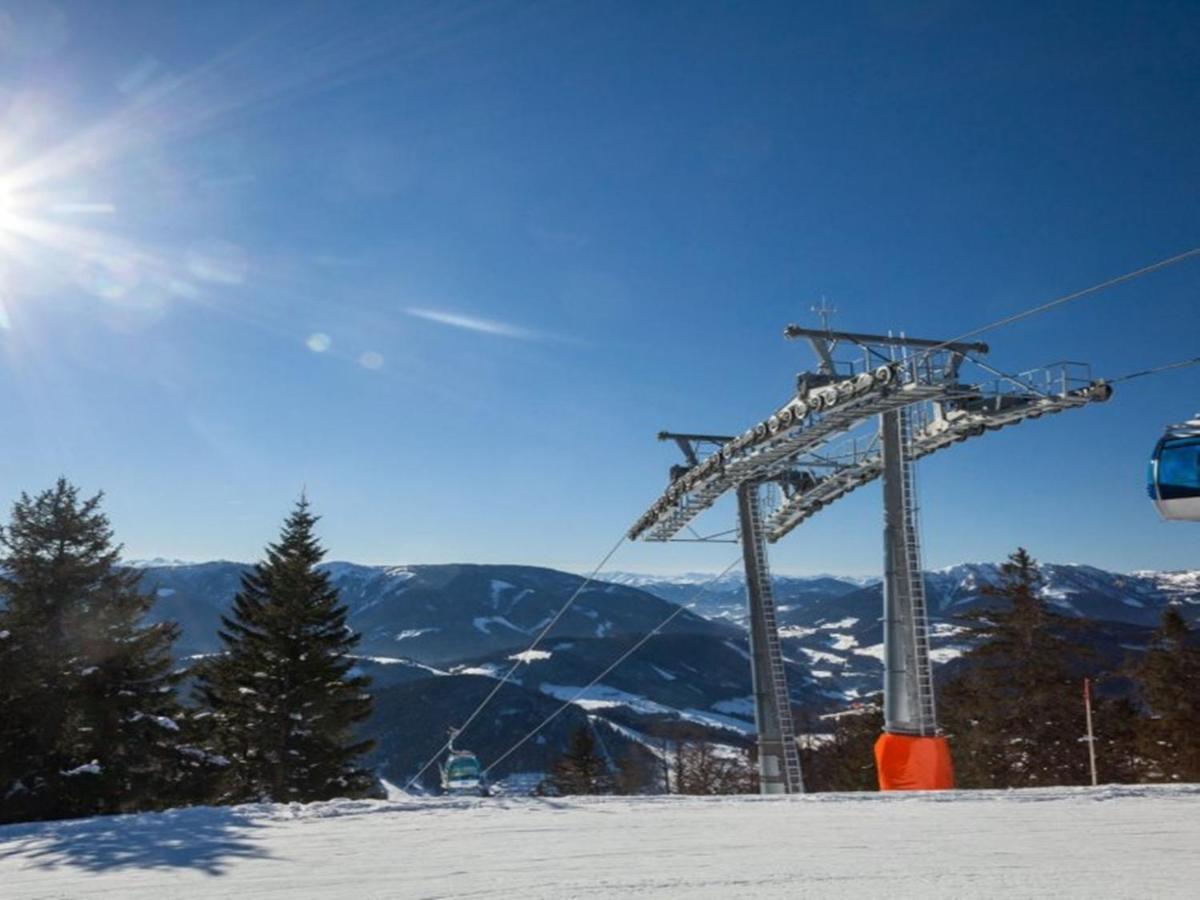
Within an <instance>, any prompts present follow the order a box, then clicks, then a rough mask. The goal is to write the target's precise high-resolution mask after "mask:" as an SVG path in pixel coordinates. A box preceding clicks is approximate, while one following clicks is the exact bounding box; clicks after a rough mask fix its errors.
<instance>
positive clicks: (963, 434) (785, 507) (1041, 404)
mask: <svg viewBox="0 0 1200 900" xmlns="http://www.w3.org/2000/svg"><path fill="white" fill-rule="evenodd" d="M1111 396H1112V386H1111V385H1109V384H1108V383H1107V382H1104V381H1094V382H1091V383H1089V384H1086V385H1083V386H1077V387H1064V388H1063V389H1062V390H1060V391H1059V392H1058V393H1029V394H1022V393H1018V392H1013V391H987V390H975V391H972V392H970V393H969V394H968V395H966V398H965V399H959V400H958V401H956V402H951V403H946V404H945V405H946V406H954V408H952V409H949V410H948V411H942V412H941V414H939V415H928V416H925V417H924V419H925V422H924V424H922V425H920V426H919V427H914V428H913V431H912V435H911V439H910V440H911V443H910V449H909V453H910V459H912V460H916V459H920V458H921V457H924V456H929V455H930V454H932V453H936V452H937V451H939V450H944V449H945V448H947V447H950V446H952V445H953V444H957V443H962V442H963V441H965V440H967V439H968V438H973V437H980V436H982V435H984V434H987V433H988V432H990V431H998V430H999V429H1001V428H1004V427H1006V426H1008V425H1017V424H1019V423H1021V422H1023V421H1025V420H1026V419H1037V418H1040V417H1041V416H1043V415H1053V414H1055V413H1060V412H1065V411H1066V410H1069V409H1079V408H1081V407H1083V406H1087V405H1088V404H1089V403H1097V402H1103V401H1105V400H1107V399H1108V398H1109V397H1111ZM823 462H824V461H823ZM793 464H794V465H800V466H803V465H805V464H806V461H805V460H804V459H803V458H801V459H798V460H794V461H793ZM825 465H826V470H827V471H826V472H823V473H822V475H821V477H819V478H817V479H813V480H812V481H811V482H810V483H809V484H808V485H807V486H806V487H804V488H802V489H800V490H796V491H793V492H792V493H791V494H790V495H789V496H787V497H786V498H785V499H784V500H783V501H782V502H781V503H780V504H779V505H778V506H777V507H776V508H775V509H774V511H773V512H772V513H771V514H770V515H769V516H768V517H767V519H766V523H765V531H766V538H767V540H768V541H769V542H770V543H775V542H776V541H778V540H779V539H780V538H782V537H783V536H784V535H786V534H788V533H789V532H790V531H792V529H794V528H796V526H798V525H800V524H801V523H802V522H804V521H805V520H806V519H809V518H810V517H812V516H813V515H815V514H816V513H817V512H819V511H820V510H822V509H824V508H825V507H826V506H828V505H829V504H831V503H833V502H835V501H837V500H840V499H841V498H842V497H844V496H846V495H847V494H849V493H851V492H852V491H854V490H856V489H858V488H860V487H862V486H863V485H865V484H869V483H870V482H872V481H874V480H875V479H876V478H878V477H880V475H882V473H883V456H882V453H881V452H880V450H879V449H878V448H872V449H871V450H870V451H869V452H863V453H857V452H855V453H850V454H847V455H843V456H840V457H837V461H835V462H834V463H832V464H829V463H826V464H825Z"/></svg>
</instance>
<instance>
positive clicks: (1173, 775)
mask: <svg viewBox="0 0 1200 900" xmlns="http://www.w3.org/2000/svg"><path fill="white" fill-rule="evenodd" d="M1135 679H1136V685H1137V692H1138V694H1139V696H1140V698H1141V700H1142V703H1143V704H1144V705H1145V706H1146V708H1147V710H1148V712H1149V719H1148V720H1147V721H1145V722H1144V723H1143V726H1142V728H1141V730H1140V736H1139V740H1138V748H1139V750H1140V752H1141V755H1142V757H1143V758H1144V760H1145V761H1146V763H1147V764H1148V767H1149V771H1148V772H1147V775H1148V777H1150V778H1151V779H1153V780H1155V781H1189V782H1191V781H1200V648H1198V647H1197V646H1196V644H1195V643H1194V642H1193V640H1192V635H1191V632H1190V631H1189V629H1188V625H1187V622H1186V621H1185V620H1184V618H1183V614H1182V613H1181V612H1180V610H1179V607H1178V606H1168V607H1167V608H1166V609H1165V610H1164V611H1163V617H1162V623H1161V624H1160V625H1159V628H1158V630H1157V631H1156V632H1155V634H1154V638H1153V639H1152V640H1151V643H1150V647H1149V648H1148V649H1147V651H1146V655H1145V657H1144V658H1143V660H1142V662H1141V665H1139V666H1137V668H1136V672H1135Z"/></svg>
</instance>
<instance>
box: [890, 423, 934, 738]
mask: <svg viewBox="0 0 1200 900" xmlns="http://www.w3.org/2000/svg"><path fill="white" fill-rule="evenodd" d="M907 418H908V416H907V412H906V411H905V410H892V411H890V412H885V413H883V414H882V415H881V416H880V417H879V420H880V421H879V430H880V438H881V441H880V442H881V444H882V451H883V523H884V524H883V559H884V576H883V728H884V731H888V732H891V733H893V734H912V735H920V736H923V737H929V736H932V735H934V734H936V733H937V711H936V707H935V705H934V696H933V673H932V669H931V667H930V663H929V617H928V612H927V610H926V605H925V584H924V578H923V575H922V567H921V548H920V542H919V536H918V530H917V507H916V498H915V496H914V494H915V491H914V485H913V472H912V461H911V460H910V459H908V458H907V455H906V454H907V450H908V443H909V441H908V422H907Z"/></svg>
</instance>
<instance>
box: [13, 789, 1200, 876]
mask: <svg viewBox="0 0 1200 900" xmlns="http://www.w3.org/2000/svg"><path fill="white" fill-rule="evenodd" d="M1198 846H1200V785H1188V786H1169V787H1104V788H1097V789H1085V788H1068V789H1048V790H1028V791H1009V792H991V791H988V792H982V791H981V792H946V793H940V794H924V795H918V794H907V795H901V794H891V795H879V794H818V795H812V796H807V797H772V798H760V797H712V798H707V797H640V798H616V797H613V798H595V799H582V798H580V799H549V798H547V799H536V798H524V797H523V798H507V799H504V798H502V799H492V800H474V799H472V800H468V799H412V800H392V801H346V800H342V801H331V802H328V803H317V804H312V805H309V806H302V805H299V804H296V805H291V806H289V805H258V806H243V807H234V808H208V807H204V808H195V809H187V810H178V811H173V812H167V813H158V814H147V815H139V816H122V817H112V818H96V819H86V820H80V821H74V822H54V823H41V824H37V825H19V826H6V827H3V828H0V896H3V897H4V898H10V900H17V898H35V897H36V898H63V897H71V898H122V900H167V898H176V897H186V898H218V897H221V898H224V897H238V898H285V897H287V898H297V897H299V898H306V897H314V898H322V900H337V898H354V900H368V898H409V897H413V898H425V897H472V898H511V897H520V898H523V900H524V898H529V897H547V898H549V897H553V898H567V897H584V898H590V897H638V896H641V897H646V896H654V897H659V896H667V897H688V898H696V897H704V898H722V900H725V898H731V897H788V898H795V897H797V896H810V897H842V896H860V897H861V896H885V895H886V896H890V897H922V898H928V897H963V896H1001V895H1004V896H1019V897H1030V896H1037V897H1084V896H1087V897H1151V896H1152V897H1172V896H1175V897H1183V896H1196V894H1195V891H1196V885H1197V884H1200V853H1197V852H1196V848H1197V847H1198Z"/></svg>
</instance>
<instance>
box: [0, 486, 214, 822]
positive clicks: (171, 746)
mask: <svg viewBox="0 0 1200 900" xmlns="http://www.w3.org/2000/svg"><path fill="white" fill-rule="evenodd" d="M101 498H102V495H100V494H97V495H96V496H94V497H91V498H88V499H81V498H80V496H79V490H78V489H77V488H76V487H74V486H73V485H71V484H70V483H69V482H67V481H66V480H65V479H62V478H60V479H59V480H58V482H57V484H55V486H54V487H53V488H50V489H49V490H46V491H43V492H42V493H40V494H38V495H37V496H36V497H30V496H29V495H28V494H22V495H21V496H20V498H19V499H18V500H17V502H16V503H15V504H14V505H13V509H12V516H11V521H10V523H9V525H8V526H7V527H6V528H4V529H3V530H2V531H0V551H2V558H0V566H2V568H0V594H2V595H3V598H4V608H3V610H0V685H2V686H0V798H2V801H3V802H2V803H0V810H2V812H0V817H2V818H4V819H6V820H9V821H12V820H17V819H30V818H38V819H40V818H61V817H69V816H81V815H92V814H96V813H113V812H128V811H132V810H143V809H153V808H160V807H163V806H166V805H170V804H171V803H178V802H183V801H185V800H186V799H187V797H186V794H187V792H188V790H189V786H190V783H191V781H192V780H193V777H194V773H193V770H194V768H195V766H197V765H199V763H198V762H197V761H196V760H195V759H194V758H193V757H190V756H189V755H188V750H189V748H187V746H186V743H185V741H184V739H183V737H182V735H181V732H180V725H179V719H180V709H179V706H178V702H177V700H176V695H175V686H176V683H177V682H178V681H179V678H180V675H179V673H177V672H175V671H174V669H173V665H172V662H171V655H170V654H171V643H172V641H173V640H174V639H175V637H176V634H177V628H176V626H175V625H174V624H173V623H168V622H147V621H146V614H147V613H148V612H149V610H150V608H151V606H152V604H153V597H152V596H150V595H147V594H144V593H142V592H141V591H140V590H139V588H138V575H137V573H136V572H132V571H130V570H127V569H124V568H122V567H120V566H119V565H118V559H119V554H120V549H121V548H120V546H119V545H116V544H114V543H113V533H112V529H111V528H110V527H109V522H108V519H107V518H106V517H105V515H104V514H103V513H102V512H101V510H100V501H101Z"/></svg>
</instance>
